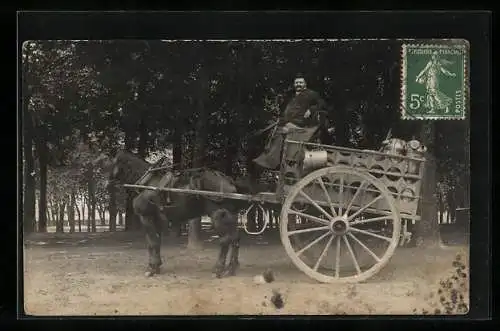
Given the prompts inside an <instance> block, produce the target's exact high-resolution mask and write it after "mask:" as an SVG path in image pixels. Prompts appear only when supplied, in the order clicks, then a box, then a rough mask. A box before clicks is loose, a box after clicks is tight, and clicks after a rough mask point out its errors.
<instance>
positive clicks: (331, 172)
mask: <svg viewBox="0 0 500 331" xmlns="http://www.w3.org/2000/svg"><path fill="white" fill-rule="evenodd" d="M304 202H306V203H307V204H308V208H307V209H306V210H297V208H295V206H296V205H301V204H302V203H304ZM297 218H300V219H301V221H299V222H297V221H296V220H297ZM304 219H305V220H307V223H308V224H304ZM297 223H300V225H298V224H297ZM400 231H401V218H400V215H399V211H398V209H397V207H396V205H395V201H394V198H393V197H392V196H391V193H390V192H389V191H388V190H387V188H386V187H385V186H384V184H383V183H382V182H381V181H380V180H378V179H377V178H375V177H374V176H372V175H370V174H368V173H366V172H361V171H358V170H354V169H352V168H351V167H347V166H334V167H328V168H323V169H319V170H316V171H314V172H312V173H310V174H309V175H307V176H305V177H304V178H302V179H301V180H300V181H299V182H298V183H297V184H296V185H294V186H293V187H292V188H291V190H290V191H289V193H288V196H287V197H286V199H285V202H284V203H283V206H282V209H281V216H280V235H281V241H282V243H283V245H284V247H285V250H286V252H287V254H288V255H289V256H290V258H291V259H292V261H293V263H294V264H295V265H296V266H297V267H298V268H299V269H300V270H302V271H303V272H304V273H306V274H307V275H308V276H309V277H311V278H313V279H315V280H317V281H319V282H322V283H355V282H362V281H365V280H367V279H368V278H370V277H372V276H373V275H375V274H376V273H378V272H379V271H380V270H381V269H382V268H383V267H384V266H385V265H386V264H387V262H388V261H389V259H390V258H391V256H392V255H393V254H394V251H395V249H396V247H397V246H398V242H399V236H400ZM315 253H316V254H315Z"/></svg>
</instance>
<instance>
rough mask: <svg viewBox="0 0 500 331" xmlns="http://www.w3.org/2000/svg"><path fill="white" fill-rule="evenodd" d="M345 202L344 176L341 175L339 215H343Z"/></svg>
mask: <svg viewBox="0 0 500 331" xmlns="http://www.w3.org/2000/svg"><path fill="white" fill-rule="evenodd" d="M343 204H344V176H342V177H340V188H339V212H338V214H339V215H342V205H343Z"/></svg>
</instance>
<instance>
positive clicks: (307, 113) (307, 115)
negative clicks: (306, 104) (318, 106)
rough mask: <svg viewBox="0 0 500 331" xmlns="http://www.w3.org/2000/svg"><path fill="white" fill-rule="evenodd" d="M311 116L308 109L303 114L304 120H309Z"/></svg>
mask: <svg viewBox="0 0 500 331" xmlns="http://www.w3.org/2000/svg"><path fill="white" fill-rule="evenodd" d="M310 116H311V111H310V110H309V109H308V110H307V111H306V112H305V113H304V118H309V117H310Z"/></svg>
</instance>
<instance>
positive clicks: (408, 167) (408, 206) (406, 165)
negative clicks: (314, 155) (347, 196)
mask: <svg viewBox="0 0 500 331" xmlns="http://www.w3.org/2000/svg"><path fill="white" fill-rule="evenodd" d="M286 144H287V146H288V147H286V148H285V153H286V150H288V149H289V147H290V146H293V148H292V149H293V150H294V151H299V152H298V153H299V155H302V158H305V155H306V153H307V152H310V151H323V152H322V153H320V154H319V155H321V156H322V158H323V159H322V160H319V161H320V162H318V160H316V162H314V163H315V165H316V166H317V168H320V167H328V166H336V165H342V166H348V167H352V168H353V169H356V170H359V171H363V172H368V173H370V174H371V175H373V176H374V177H376V178H377V179H378V180H380V181H381V182H382V184H383V185H384V186H385V187H386V188H387V189H388V191H389V193H390V194H391V195H392V196H393V198H394V199H395V203H396V205H397V206H398V209H399V210H400V213H401V214H402V215H404V216H405V217H408V218H412V219H417V218H418V215H417V210H418V206H419V201H420V199H421V196H420V194H421V192H420V191H421V181H422V177H423V172H424V162H425V159H423V158H417V157H410V156H404V155H394V154H388V153H383V152H379V151H373V150H359V149H352V148H346V147H338V146H330V145H323V144H317V143H310V142H301V141H294V140H286ZM325 151H326V153H325ZM284 157H285V160H284V161H283V162H284V163H285V166H286V163H287V162H291V164H293V162H294V160H296V158H295V159H294V160H292V158H290V160H287V159H286V158H287V156H286V155H285V154H284ZM299 160H300V157H299ZM297 167H299V168H301V172H302V173H301V175H300V176H297V175H295V176H293V173H292V176H291V177H287V176H288V173H286V172H285V173H283V176H284V177H285V178H283V181H284V183H285V184H284V185H283V188H282V190H283V191H282V192H281V194H282V195H284V196H286V194H287V191H288V190H289V188H290V187H291V186H293V185H294V184H295V183H297V182H298V181H299V180H300V179H301V178H302V177H304V176H305V175H306V174H307V173H308V172H311V171H314V170H315V169H317V168H313V169H302V167H303V164H301V163H300V162H299V163H298V164H297ZM345 182H346V183H347V184H348V185H351V186H353V187H355V185H352V184H359V183H354V182H351V181H350V180H349V178H348V177H346V178H345ZM332 185H334V186H335V185H338V184H336V183H332ZM332 192H334V190H333V191H332ZM336 198H337V197H336V196H335V193H332V196H331V200H332V201H335V199H336ZM376 208H378V207H376Z"/></svg>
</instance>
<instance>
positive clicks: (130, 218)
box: [125, 128, 141, 231]
mask: <svg viewBox="0 0 500 331" xmlns="http://www.w3.org/2000/svg"><path fill="white" fill-rule="evenodd" d="M131 131H132V129H131V128H128V129H127V131H126V132H125V150H127V151H129V152H130V151H132V149H133V148H134V140H135V139H134V138H135V135H134V133H133V132H131ZM134 195H135V194H134V192H132V190H127V200H126V203H125V231H135V230H139V229H140V228H141V223H140V222H139V218H138V216H137V215H136V214H135V213H134V208H133V206H132V200H133V198H134Z"/></svg>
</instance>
